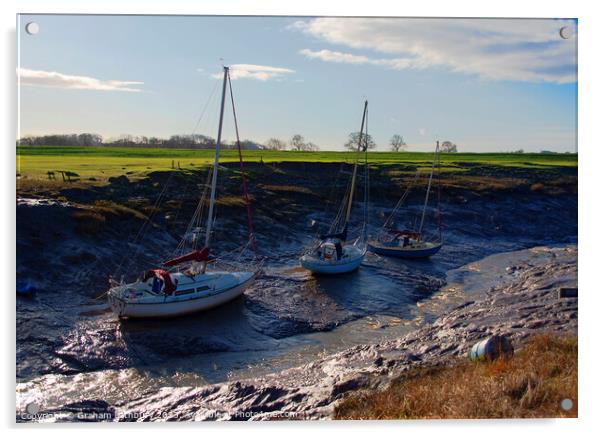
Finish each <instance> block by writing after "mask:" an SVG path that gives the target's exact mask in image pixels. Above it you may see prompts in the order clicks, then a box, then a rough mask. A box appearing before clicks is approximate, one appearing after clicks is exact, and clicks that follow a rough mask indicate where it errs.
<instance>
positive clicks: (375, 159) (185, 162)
mask: <svg viewBox="0 0 602 437" xmlns="http://www.w3.org/2000/svg"><path fill="white" fill-rule="evenodd" d="M243 156H244V160H245V161H246V162H260V161H263V162H265V163H271V162H352V160H353V158H354V153H353V152H292V151H272V150H245V151H243ZM213 159H214V158H213V151H212V150H192V149H154V148H138V147H132V148H128V147H56V146H52V147H50V146H49V147H39V146H22V147H17V176H18V177H19V178H21V179H34V180H41V179H47V178H48V175H47V173H48V172H49V171H53V172H57V171H69V172H73V173H76V174H77V175H79V177H80V178H81V179H82V180H89V179H90V178H93V179H96V181H97V182H103V181H106V179H108V178H109V177H111V176H119V175H127V176H128V177H130V178H132V177H133V178H137V177H143V176H145V175H146V174H147V173H149V172H152V171H164V170H171V169H172V162H173V164H174V165H175V167H176V168H177V167H178V165H179V167H180V168H181V169H194V168H197V167H200V166H204V165H207V164H209V163H210V162H212V161H213ZM431 160H432V153H421V152H371V153H370V154H369V161H370V162H371V163H373V164H384V165H386V164H411V165H417V166H418V167H423V166H428V165H429V163H430V161H431ZM220 161H221V162H233V161H238V153H237V152H236V151H235V150H224V151H222V154H221V160H220ZM441 163H442V165H443V166H445V168H446V169H447V170H453V169H454V168H457V169H458V170H461V168H462V167H465V164H472V165H499V166H509V167H567V166H568V167H576V166H577V155H576V154H537V153H525V154H509V153H450V154H442V155H441ZM463 164H464V165H463ZM56 177H57V178H59V179H60V175H58V174H57V175H56Z"/></svg>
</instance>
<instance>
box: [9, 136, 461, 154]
mask: <svg viewBox="0 0 602 437" xmlns="http://www.w3.org/2000/svg"><path fill="white" fill-rule="evenodd" d="M359 141H360V133H359V132H352V133H350V134H349V136H348V137H347V141H346V142H345V143H344V144H343V146H344V147H345V149H347V150H352V151H353V150H357V147H358V143H359ZM362 143H363V144H362V149H363V150H365V149H366V148H368V149H369V150H371V149H375V148H376V142H375V141H374V139H373V138H372V136H371V135H369V134H363V135H362ZM17 145H20V146H80V147H94V146H95V147H98V146H106V147H151V148H153V147H156V148H178V149H214V148H215V139H214V138H212V137H209V136H207V135H201V134H191V135H172V136H170V137H169V138H159V137H153V136H151V137H147V136H143V135H142V136H135V135H121V136H119V137H117V138H109V139H104V138H103V137H102V136H101V135H98V134H94V133H81V134H54V135H39V136H34V135H30V136H25V137H22V138H20V139H19V140H18V141H17ZM240 145H241V148H242V149H246V150H292V151H300V152H316V151H319V150H320V147H319V146H318V145H317V144H315V143H313V142H311V141H307V140H306V139H305V138H304V137H303V136H302V135H300V134H295V135H293V136H292V137H291V138H290V140H288V141H286V140H282V139H280V138H269V139H268V140H267V141H265V142H264V143H258V142H256V141H252V140H248V139H245V140H242V141H241V142H240ZM388 146H389V149H390V150H391V151H393V152H402V151H405V150H406V149H407V144H406V142H405V141H404V139H403V136H401V135H399V134H395V135H393V136H392V137H391V139H390V140H389V144H388ZM222 147H223V148H225V149H234V148H236V147H237V145H236V142H228V141H225V142H222ZM440 148H441V151H442V152H448V153H453V152H457V151H458V147H457V146H456V145H455V144H453V143H452V142H451V141H443V142H442V143H441V147H440Z"/></svg>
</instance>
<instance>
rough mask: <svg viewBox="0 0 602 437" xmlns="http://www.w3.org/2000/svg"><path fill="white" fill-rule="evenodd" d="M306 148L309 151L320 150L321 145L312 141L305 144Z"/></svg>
mask: <svg viewBox="0 0 602 437" xmlns="http://www.w3.org/2000/svg"><path fill="white" fill-rule="evenodd" d="M305 150H307V151H308V152H317V151H318V150H320V147H319V146H318V145H317V144H314V143H312V142H311V141H310V142H309V143H306V144H305Z"/></svg>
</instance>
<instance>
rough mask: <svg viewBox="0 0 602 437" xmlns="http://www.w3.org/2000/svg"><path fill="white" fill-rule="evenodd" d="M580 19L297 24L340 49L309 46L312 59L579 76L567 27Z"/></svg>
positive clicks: (524, 77) (489, 75)
mask: <svg viewBox="0 0 602 437" xmlns="http://www.w3.org/2000/svg"><path fill="white" fill-rule="evenodd" d="M563 26H569V27H570V28H572V29H573V34H574V35H576V33H577V32H576V25H575V23H574V21H572V20H551V19H422V18H412V19H398V18H316V19H312V20H308V21H297V22H295V23H294V24H293V25H292V26H291V28H292V29H295V30H299V31H302V32H305V33H307V34H308V35H311V36H313V37H314V38H316V39H317V40H318V41H322V42H326V43H329V44H332V45H337V46H343V47H346V48H347V49H355V50H363V51H369V52H371V53H369V54H368V55H366V54H365V53H363V54H354V53H348V52H343V51H340V50H336V51H335V50H328V49H323V50H310V49H303V50H301V51H300V53H301V54H303V55H305V56H306V57H309V58H312V59H320V60H323V61H326V62H339V63H347V64H356V65H361V64H366V65H377V66H383V67H386V68H392V69H398V70H401V69H406V68H414V69H424V68H433V67H436V68H447V69H450V70H452V71H455V72H459V73H466V74H475V75H478V76H480V77H483V78H486V79H493V80H521V81H534V82H540V81H545V82H555V83H570V82H574V81H576V79H577V77H576V65H577V53H576V41H575V38H576V36H574V37H573V39H568V40H565V39H562V38H561V37H560V35H559V30H560V28H561V27H563Z"/></svg>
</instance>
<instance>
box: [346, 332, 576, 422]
mask: <svg viewBox="0 0 602 437" xmlns="http://www.w3.org/2000/svg"><path fill="white" fill-rule="evenodd" d="M565 398H568V399H571V400H572V401H573V408H572V409H571V410H569V411H564V410H562V409H561V408H560V402H561V401H562V400H563V399H565ZM534 417H577V339H576V338H574V337H563V338H559V337H554V336H550V335H539V336H536V337H533V338H532V339H531V340H530V341H529V342H528V343H527V345H526V346H525V347H524V348H523V349H521V350H520V351H518V352H517V353H516V354H515V355H514V357H513V358H510V359H508V360H498V361H493V362H480V363H472V362H468V361H467V360H465V359H462V360H459V361H458V362H457V363H455V364H454V365H452V366H449V367H431V368H426V367H422V368H416V369H413V370H411V371H409V372H406V374H404V375H403V376H402V377H400V378H399V379H397V380H396V381H394V382H393V383H392V384H391V386H390V387H389V388H387V389H386V390H384V391H378V392H358V393H353V394H351V395H349V396H348V397H346V398H345V399H344V400H343V401H342V402H341V403H340V404H339V405H338V406H337V407H336V408H335V418H336V419H461V418H463V419H476V418H534Z"/></svg>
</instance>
